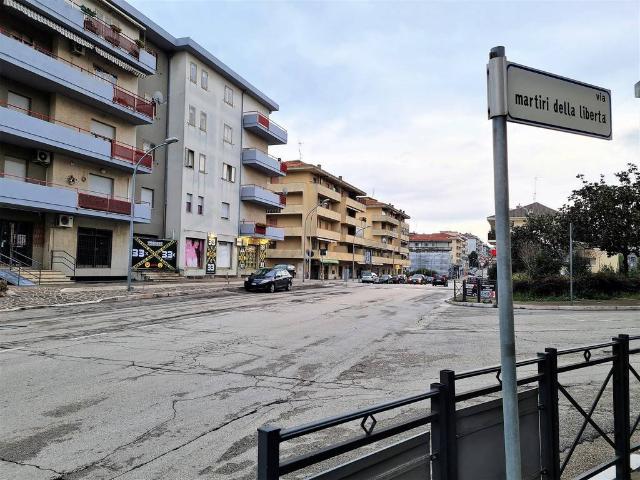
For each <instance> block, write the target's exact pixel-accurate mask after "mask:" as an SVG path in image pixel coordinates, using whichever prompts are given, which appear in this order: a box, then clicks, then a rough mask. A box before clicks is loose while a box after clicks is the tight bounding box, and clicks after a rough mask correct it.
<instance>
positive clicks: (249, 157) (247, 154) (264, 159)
mask: <svg viewBox="0 0 640 480" xmlns="http://www.w3.org/2000/svg"><path fill="white" fill-rule="evenodd" d="M242 164H243V165H246V166H248V167H251V168H255V169H256V170H260V171H261V172H263V173H266V174H267V175H269V176H271V177H283V176H285V175H286V174H287V165H286V164H285V163H282V162H281V161H280V160H278V159H277V158H276V157H274V156H272V155H269V154H268V153H265V152H262V151H260V150H258V149H257V148H244V149H242Z"/></svg>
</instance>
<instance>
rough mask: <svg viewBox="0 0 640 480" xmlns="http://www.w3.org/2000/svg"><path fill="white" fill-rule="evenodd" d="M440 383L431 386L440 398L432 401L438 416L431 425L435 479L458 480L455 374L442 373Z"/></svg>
mask: <svg viewBox="0 0 640 480" xmlns="http://www.w3.org/2000/svg"><path fill="white" fill-rule="evenodd" d="M440 382H441V383H432V384H431V389H432V390H433V389H435V390H438V396H437V397H435V398H432V399H431V411H432V412H433V413H437V414H438V416H437V418H436V419H435V420H434V421H433V422H432V423H431V451H432V452H433V453H432V455H431V460H432V466H433V467H432V471H433V479H434V480H456V478H457V475H458V471H457V470H458V465H457V440H456V419H455V383H454V382H455V374H454V372H453V371H451V370H442V371H440Z"/></svg>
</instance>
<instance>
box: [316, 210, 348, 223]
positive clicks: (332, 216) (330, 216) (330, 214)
mask: <svg viewBox="0 0 640 480" xmlns="http://www.w3.org/2000/svg"><path fill="white" fill-rule="evenodd" d="M316 213H317V215H318V217H320V218H324V219H326V220H331V221H332V222H339V221H340V220H342V215H341V214H340V212H334V211H333V210H331V209H328V208H324V207H318V209H317V210H316Z"/></svg>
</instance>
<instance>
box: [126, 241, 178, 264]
mask: <svg viewBox="0 0 640 480" xmlns="http://www.w3.org/2000/svg"><path fill="white" fill-rule="evenodd" d="M177 255H178V242H177V241H176V240H165V239H158V238H139V237H133V249H132V250H131V268H133V269H134V270H169V271H175V270H176V260H177Z"/></svg>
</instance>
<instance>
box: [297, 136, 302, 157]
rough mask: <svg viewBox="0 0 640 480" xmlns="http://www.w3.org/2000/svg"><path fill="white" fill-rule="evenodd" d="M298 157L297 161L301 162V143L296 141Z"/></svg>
mask: <svg viewBox="0 0 640 480" xmlns="http://www.w3.org/2000/svg"><path fill="white" fill-rule="evenodd" d="M298 156H299V160H300V161H302V142H301V141H298Z"/></svg>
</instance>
